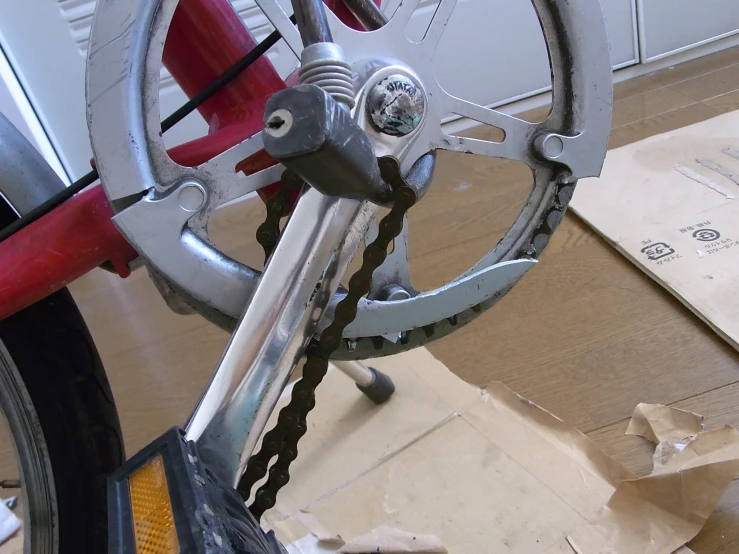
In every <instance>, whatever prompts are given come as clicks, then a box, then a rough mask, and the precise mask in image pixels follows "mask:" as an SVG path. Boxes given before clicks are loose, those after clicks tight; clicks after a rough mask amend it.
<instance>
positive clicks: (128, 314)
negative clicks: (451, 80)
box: [72, 48, 739, 554]
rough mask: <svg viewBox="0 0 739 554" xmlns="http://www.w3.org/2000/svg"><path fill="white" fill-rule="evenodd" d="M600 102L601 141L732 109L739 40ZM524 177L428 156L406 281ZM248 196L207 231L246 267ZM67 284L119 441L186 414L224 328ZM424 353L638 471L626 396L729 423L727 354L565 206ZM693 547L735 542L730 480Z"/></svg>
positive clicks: (481, 226) (469, 251)
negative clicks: (505, 275) (519, 275)
mask: <svg viewBox="0 0 739 554" xmlns="http://www.w3.org/2000/svg"><path fill="white" fill-rule="evenodd" d="M614 108H615V110H614V129H613V134H612V138H611V146H612V147H618V146H622V145H624V144H627V143H630V142H633V141H636V140H639V139H642V138H645V137H647V136H650V135H654V134H657V133H662V132H666V131H669V130H672V129H675V128H678V127H681V126H685V125H689V124H692V123H696V122H698V121H701V120H704V119H708V118H710V117H713V116H716V115H718V114H720V113H722V112H726V111H729V110H734V109H738V108H739V48H734V49H732V50H727V51H723V52H720V53H718V54H714V55H711V56H708V57H706V58H702V59H700V60H696V61H692V62H688V63H686V64H683V65H680V66H677V67H675V68H671V69H666V70H664V71H660V72H657V73H654V74H651V75H647V76H644V77H639V78H637V79H634V80H632V81H628V82H625V83H622V84H619V85H617V86H616V102H615V106H614ZM531 115H532V116H536V115H541V114H540V113H538V114H531ZM737 132H738V133H739V130H737ZM529 179H530V174H528V173H527V171H526V170H525V168H523V167H521V166H519V165H516V164H513V163H510V162H500V161H493V160H478V159H473V158H471V157H456V156H452V155H445V156H441V159H440V167H439V173H438V176H437V179H436V182H435V185H434V188H433V190H432V192H431V193H430V194H429V196H428V197H427V198H426V199H425V200H424V201H423V202H422V203H421V204H420V205H419V206H417V208H414V213H413V216H412V218H411V233H412V235H413V237H412V239H411V246H410V248H411V255H412V278H413V279H414V280H415V282H416V283H417V285H418V286H419V287H422V288H428V287H431V286H435V285H439V284H441V283H443V282H445V281H446V280H448V279H449V278H451V277H454V276H456V275H457V274H459V273H460V272H461V271H462V270H463V269H466V268H467V267H468V266H469V265H471V264H472V263H473V262H474V261H476V260H477V259H478V258H479V257H480V255H481V254H482V253H484V252H485V251H487V250H488V249H489V248H491V247H492V245H494V244H495V242H496V241H497V240H498V238H499V237H500V235H501V233H502V231H504V230H505V229H506V228H507V226H508V225H509V224H510V223H511V221H512V220H513V218H514V217H515V216H516V214H517V210H518V209H520V206H521V204H522V202H523V199H524V198H525V196H526V193H527V186H528V184H529ZM261 210H262V208H261V206H259V205H257V204H250V205H241V206H238V207H236V208H233V209H229V210H228V211H226V212H224V213H223V214H222V215H221V216H220V217H219V218H218V220H217V221H216V222H214V224H213V230H214V233H215V235H216V241H217V244H219V245H220V246H221V247H222V248H224V249H225V250H227V251H228V252H230V253H232V254H233V255H234V256H236V257H237V258H239V259H243V260H248V261H250V262H251V263H252V265H259V260H260V250H259V248H258V247H257V246H256V244H255V243H254V240H253V236H254V230H255V227H256V224H257V221H258V220H261V218H262V217H263V212H262V211H261ZM72 289H73V292H74V294H75V296H76V298H77V299H78V301H79V303H80V306H81V309H82V311H83V313H84V315H85V318H86V319H87V321H88V323H89V325H90V327H91V329H92V332H93V335H94V337H95V339H96V341H97V343H98V345H99V348H100V351H101V353H102V356H103V359H104V361H105V364H106V366H107V368H108V372H109V375H110V378H111V382H112V384H113V389H114V393H115V396H116V399H117V402H118V407H119V410H120V412H121V416H122V421H123V426H124V433H125V436H126V438H127V448H128V450H129V453H133V452H134V451H135V450H136V449H138V448H140V447H142V446H143V445H144V444H145V443H146V442H147V441H149V440H151V439H153V438H154V437H155V436H157V435H159V434H160V433H161V432H163V431H164V430H165V429H167V428H168V427H170V426H172V425H178V424H182V423H183V422H184V420H185V418H186V417H187V415H188V414H189V411H190V409H191V408H192V406H193V405H194V403H195V401H196V399H197V396H198V394H199V392H200V391H201V390H202V388H203V386H204V385H205V383H206V381H207V379H208V377H209V375H210V373H211V370H212V368H213V366H214V364H215V363H216V361H217V359H218V356H219V354H220V353H221V351H222V349H223V347H224V345H225V343H226V340H227V336H226V335H225V334H224V333H223V332H221V331H219V330H217V329H215V328H214V327H213V326H211V325H209V324H207V323H205V322H204V321H203V320H201V319H200V318H198V317H196V316H191V317H182V316H177V315H175V314H173V313H171V312H170V311H169V310H168V309H167V308H166V307H165V305H164V303H163V301H162V300H161V298H160V297H159V295H158V294H157V293H156V291H155V290H154V287H153V286H152V285H151V283H150V282H149V280H148V278H147V276H146V274H145V273H144V272H137V273H136V274H135V275H134V276H133V277H132V278H130V279H128V280H126V281H120V280H119V279H117V278H115V277H113V276H111V275H108V274H106V273H104V272H102V271H97V272H95V273H94V274H91V275H89V276H88V277H86V278H85V279H83V280H80V281H79V282H77V283H75V284H74V285H73V287H72ZM431 351H432V352H433V353H434V354H435V355H436V356H437V357H438V358H440V359H441V360H442V361H443V362H444V363H446V365H447V366H448V367H449V368H451V369H452V370H453V371H454V372H455V373H457V374H458V375H460V376H461V377H462V378H464V379H466V380H468V381H470V382H472V383H475V384H478V385H485V384H486V383H489V382H491V381H494V380H499V381H503V382H504V383H506V384H507V385H509V386H510V387H512V388H513V389H514V390H515V391H517V392H519V393H521V394H523V395H525V396H526V397H528V398H530V399H531V400H533V401H535V402H537V403H539V404H541V405H542V406H544V407H545V408H547V409H548V410H550V411H552V412H553V413H554V414H556V415H558V416H560V417H561V418H563V419H564V420H566V421H568V422H570V423H572V424H574V425H576V426H577V427H578V428H579V429H581V430H582V431H584V432H586V433H587V434H588V435H589V436H590V437H592V438H593V439H594V440H595V441H597V442H598V444H600V445H601V446H602V447H603V448H604V449H605V450H607V451H608V452H609V453H611V454H612V455H614V456H616V457H617V458H619V459H620V460H622V461H623V462H624V463H626V464H627V465H628V466H629V467H630V468H632V469H633V470H635V471H637V472H639V473H644V472H647V471H648V470H649V468H650V458H649V446H648V445H646V444H645V443H644V442H645V441H643V440H642V439H639V438H635V437H626V436H624V434H623V432H624V430H625V428H626V421H627V418H628V417H629V416H630V415H631V412H632V410H633V409H634V406H635V405H636V404H637V403H639V402H654V403H663V404H674V405H677V406H680V407H683V408H687V409H691V410H695V411H698V412H700V413H703V414H705V415H706V416H707V419H706V423H707V425H708V426H715V425H719V424H723V423H730V424H733V425H737V426H739V355H738V354H737V352H735V351H734V350H732V349H731V348H730V347H729V346H728V345H726V344H725V343H724V342H722V341H721V340H720V339H718V338H717V337H716V336H715V335H714V334H713V333H712V332H711V331H710V330H709V329H708V327H707V326H705V325H704V324H703V323H701V322H700V321H699V320H698V319H697V318H696V317H694V316H693V315H691V314H690V312H689V311H688V310H687V309H685V308H684V307H683V306H682V305H681V304H680V303H679V302H677V301H676V300H674V299H673V298H672V297H671V296H670V295H669V294H668V293H666V292H665V291H664V290H663V289H661V288H660V287H659V286H657V285H656V284H655V283H654V282H652V281H651V280H650V279H649V278H647V277H646V276H645V275H643V274H642V273H641V272H640V271H639V270H637V269H636V268H635V267H633V266H632V265H631V264H630V263H629V262H627V261H626V260H625V259H624V258H622V257H621V256H620V255H619V254H618V253H617V252H616V251H615V250H613V249H612V248H610V247H609V246H607V245H606V244H605V243H604V242H603V241H602V240H601V239H599V238H598V237H597V236H596V235H595V234H594V233H593V232H592V231H591V230H590V229H588V228H587V227H586V226H585V225H584V224H582V223H581V222H580V221H578V220H577V219H576V218H575V217H574V216H573V215H568V216H567V218H566V219H565V221H564V223H563V224H562V226H561V228H560V230H559V231H558V232H557V233H556V234H555V236H554V238H553V240H552V242H551V244H550V246H549V248H548V250H547V251H546V252H545V254H544V256H543V258H542V263H540V264H539V265H538V266H537V267H536V268H535V269H534V270H532V271H531V272H530V273H529V274H528V275H527V276H526V278H525V279H524V280H523V281H522V282H521V283H520V284H519V285H518V286H517V287H515V288H514V289H513V291H512V292H511V293H510V294H509V295H508V296H507V297H506V298H504V299H503V300H502V301H501V302H500V303H499V304H498V306H496V307H495V308H494V309H492V310H491V311H490V312H488V313H486V314H485V315H484V316H483V317H481V318H480V319H479V320H478V321H477V322H475V323H474V324H472V325H470V326H469V327H467V328H465V329H464V330H462V331H460V332H459V333H458V334H457V335H454V336H452V337H449V338H447V339H445V340H442V341H440V342H438V343H436V344H433V345H432V346H431ZM691 547H692V548H693V549H694V550H695V551H696V552H698V553H699V554H708V553H714V554H716V553H729V552H739V485H737V484H736V483H735V484H734V486H733V487H732V488H731V489H730V491H729V492H728V494H727V495H726V496H725V498H724V500H723V502H722V504H721V506H720V509H719V510H718V511H717V512H716V513H715V514H714V515H713V516H712V517H711V519H710V520H709V522H708V524H707V526H706V528H705V529H704V531H703V532H702V533H701V534H700V535H699V536H698V537H697V538H696V539H695V540H694V541H693V543H691Z"/></svg>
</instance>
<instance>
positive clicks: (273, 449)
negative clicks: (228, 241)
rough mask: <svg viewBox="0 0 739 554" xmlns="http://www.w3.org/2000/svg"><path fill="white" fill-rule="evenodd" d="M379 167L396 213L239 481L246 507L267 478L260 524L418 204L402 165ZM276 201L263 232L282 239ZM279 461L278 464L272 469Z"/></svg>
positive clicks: (256, 510) (259, 495) (382, 227)
mask: <svg viewBox="0 0 739 554" xmlns="http://www.w3.org/2000/svg"><path fill="white" fill-rule="evenodd" d="M379 164H380V171H381V173H382V176H383V178H384V179H385V181H387V182H388V183H389V184H390V185H391V186H392V188H393V207H392V210H391V211H390V213H389V214H387V215H386V216H385V217H384V218H382V220H381V221H380V224H379V234H378V236H377V239H376V240H375V241H374V242H373V243H372V244H370V245H369V246H367V247H366V248H365V250H364V254H363V260H362V267H361V268H360V269H359V271H357V272H356V273H355V274H354V275H352V277H351V279H350V280H349V290H348V294H347V295H346V297H345V298H343V299H342V300H341V301H340V302H339V303H338V305H337V306H336V310H335V313H334V320H333V322H332V323H331V325H329V326H328V327H327V328H326V330H324V331H323V333H321V336H320V338H319V339H318V340H315V339H314V340H313V341H311V343H310V344H309V346H308V348H307V349H306V361H305V365H304V366H303V377H302V378H301V379H300V380H299V381H298V382H297V383H295V386H294V388H293V392H292V397H291V399H290V403H289V404H288V405H287V406H285V407H284V408H283V409H282V410H281V411H280V414H279V416H278V418H277V423H276V425H275V427H274V428H273V429H272V430H270V431H269V432H267V433H266V434H265V435H264V438H263V440H262V446H261V448H260V450H259V451H258V452H257V453H256V454H254V455H253V456H252V457H251V458H250V459H249V462H248V464H247V466H246V471H245V472H244V475H243V476H242V477H241V480H240V481H239V485H238V487H237V489H238V491H239V493H240V494H241V497H242V498H243V499H244V501H247V500H248V499H249V498H250V496H251V491H252V489H253V487H254V485H256V483H257V482H258V481H260V480H261V479H263V478H264V476H265V475H267V473H268V472H269V477H268V478H267V481H266V483H264V484H263V485H262V486H261V487H260V488H259V490H257V492H256V495H255V497H254V502H253V503H252V505H251V506H249V510H250V511H251V513H252V514H253V515H254V517H255V518H256V519H257V521H259V519H261V517H262V514H264V512H265V511H266V510H269V509H270V508H272V507H273V506H274V505H275V502H276V501H277V493H278V492H279V490H280V489H281V488H282V487H284V486H285V485H286V484H287V483H288V481H289V480H290V471H289V470H290V464H291V463H292V462H293V461H294V460H295V459H296V458H297V457H298V442H299V441H300V439H301V438H302V437H303V435H305V433H306V432H307V430H308V426H307V423H306V419H307V416H308V413H309V412H310V411H311V410H312V409H313V408H314V406H315V404H316V401H315V391H316V388H317V387H318V385H320V384H321V381H323V378H324V377H325V376H326V372H327V371H328V363H329V358H330V357H331V355H332V354H333V353H334V352H335V351H336V350H337V349H338V348H339V346H340V345H341V340H342V335H343V333H344V329H345V328H346V326H347V325H349V324H350V323H351V322H352V321H354V318H355V317H356V316H357V306H358V304H359V301H360V300H361V298H362V297H363V296H365V295H366V294H368V293H369V291H370V285H371V283H372V275H373V274H374V272H375V270H376V269H377V268H379V267H380V266H381V265H382V263H383V262H384V261H385V258H386V257H387V249H388V246H389V245H390V243H391V242H392V241H393V240H394V239H396V238H397V237H398V236H399V235H400V233H401V232H402V230H403V218H404V217H405V214H406V213H407V212H408V210H409V209H410V208H411V207H412V206H413V205H414V204H415V202H416V193H415V191H414V190H413V188H411V187H410V186H408V185H407V184H406V183H405V182H404V181H403V178H402V177H401V174H400V167H399V165H398V162H397V161H395V160H394V159H392V158H381V159H380V160H379ZM278 195H279V193H276V194H275V195H273V197H272V198H270V199H269V201H268V202H267V212H268V215H267V221H265V224H263V226H262V227H264V226H265V225H268V224H269V225H271V226H272V231H273V232H276V234H279V219H280V218H279V216H278V217H277V218H276V224H275V223H274V222H275V218H274V217H273V216H271V215H270V214H272V213H274V214H281V213H282V210H281V209H279V210H278V209H277V207H276V205H277V204H278V203H281V202H282V198H283V197H280V198H278V199H277V200H275V207H274V209H273V207H272V206H270V203H271V202H272V199H273V198H275V197H277V196H278ZM270 218H271V219H270ZM262 227H260V229H262ZM275 227H276V228H277V229H276V231H274V229H275ZM263 230H265V231H266V230H267V228H266V227H265V229H263ZM265 242H268V243H271V247H270V250H269V251H267V248H266V247H265V254H266V256H267V257H269V255H270V254H271V248H273V247H274V244H276V242H277V241H276V240H275V241H274V243H272V241H265ZM260 244H261V241H260ZM275 456H277V460H276V461H275V462H274V464H273V465H272V467H269V463H270V461H271V460H272V458H274V457H275Z"/></svg>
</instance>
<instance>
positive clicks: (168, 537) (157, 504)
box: [128, 455, 180, 554]
mask: <svg viewBox="0 0 739 554" xmlns="http://www.w3.org/2000/svg"><path fill="white" fill-rule="evenodd" d="M128 487H129V492H130V494H131V516H132V519H133V528H134V536H135V538H136V554H179V552H180V544H179V541H178V540H177V529H176V528H175V525H174V516H173V515H172V504H171V502H170V499H169V489H168V488H167V476H166V475H165V473H164V461H163V460H162V456H161V455H159V456H156V457H155V458H152V459H151V461H149V462H148V463H147V464H146V465H145V466H143V467H142V468H141V469H139V470H138V471H137V472H136V473H134V474H133V475H132V476H131V477H130V478H129V479H128Z"/></svg>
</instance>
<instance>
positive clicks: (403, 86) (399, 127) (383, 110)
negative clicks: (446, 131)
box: [367, 75, 426, 137]
mask: <svg viewBox="0 0 739 554" xmlns="http://www.w3.org/2000/svg"><path fill="white" fill-rule="evenodd" d="M425 111H426V99H425V96H424V93H423V89H422V88H421V86H420V85H419V84H418V83H416V82H415V81H414V80H413V79H411V78H410V77H408V76H406V75H390V76H389V77H385V78H384V79H383V80H381V81H380V82H378V83H377V84H376V85H374V86H373V87H372V89H371V90H370V92H369V95H368V97H367V115H368V117H369V120H370V121H371V122H372V126H373V127H374V128H375V129H377V130H378V131H380V132H381V133H384V134H386V135H390V136H394V137H404V136H406V135H409V134H410V133H412V132H413V131H415V130H416V129H417V128H418V126H419V125H420V123H421V120H422V119H423V114H424V112H425Z"/></svg>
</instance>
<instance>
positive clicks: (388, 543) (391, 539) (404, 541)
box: [339, 525, 447, 554]
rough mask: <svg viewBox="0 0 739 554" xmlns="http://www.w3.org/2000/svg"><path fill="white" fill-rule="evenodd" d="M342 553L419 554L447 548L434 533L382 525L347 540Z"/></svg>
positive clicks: (432, 552) (441, 552)
mask: <svg viewBox="0 0 739 554" xmlns="http://www.w3.org/2000/svg"><path fill="white" fill-rule="evenodd" d="M339 552H340V553H341V554H370V553H374V552H378V553H381V554H403V553H406V552H415V553H417V554H436V553H440V554H444V553H446V552H447V549H446V548H445V547H444V545H443V544H442V542H441V541H440V540H439V539H438V538H437V537H435V536H433V535H422V534H418V533H408V532H407V531H401V530H400V529H396V528H394V527H389V526H387V525H380V526H379V527H376V528H375V529H373V530H372V531H370V532H369V533H367V534H366V535H362V536H360V537H356V538H354V539H351V540H350V541H349V542H347V543H346V544H345V545H344V546H343V547H342V548H341V550H339Z"/></svg>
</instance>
